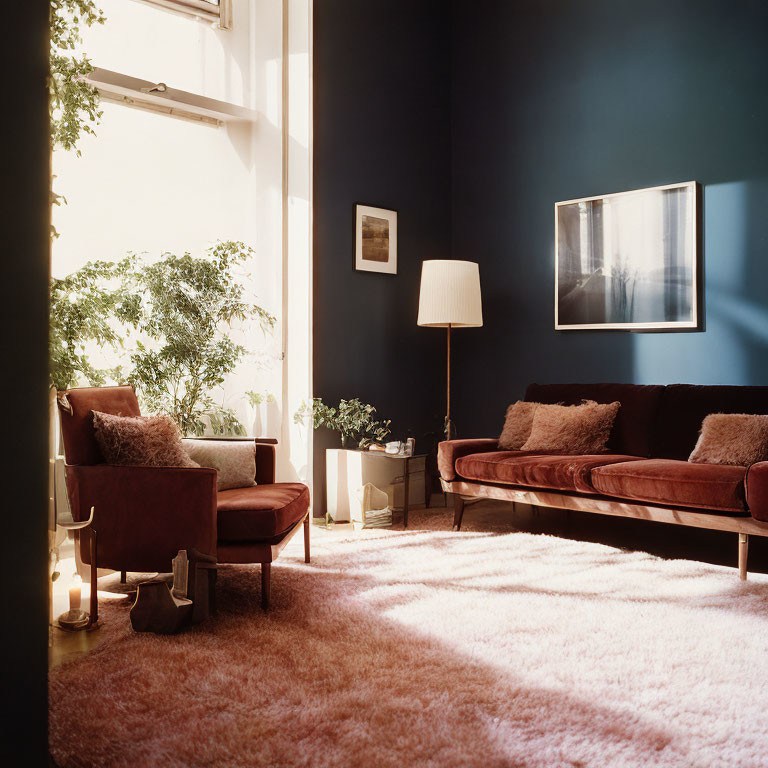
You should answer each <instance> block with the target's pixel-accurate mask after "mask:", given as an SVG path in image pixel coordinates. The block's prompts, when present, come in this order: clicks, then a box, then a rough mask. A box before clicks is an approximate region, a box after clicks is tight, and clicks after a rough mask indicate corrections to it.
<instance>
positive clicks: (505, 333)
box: [452, 0, 768, 436]
mask: <svg viewBox="0 0 768 768" xmlns="http://www.w3.org/2000/svg"><path fill="white" fill-rule="evenodd" d="M452 68H453V71H452V189H453V208H452V218H453V255H454V257H456V258H466V259H471V260H475V261H478V262H480V273H481V280H482V285H483V298H484V310H485V326H484V327H483V328H481V329H467V330H462V331H458V332H457V333H456V334H455V337H456V345H455V346H456V348H455V357H454V360H455V365H456V368H455V369H454V371H455V373H454V387H455V391H456V400H455V410H456V418H457V422H458V426H459V431H460V433H463V434H464V435H465V436H466V435H468V434H469V433H472V434H493V433H494V432H496V431H498V429H499V426H500V424H501V420H502V414H503V411H504V408H505V406H506V405H507V404H508V403H509V402H510V401H512V400H514V399H516V398H518V397H520V396H521V395H522V394H523V391H524V388H525V385H526V384H527V383H528V382H530V381H539V382H562V381H628V382H637V383H669V382H676V381H680V382H692V383H723V384H766V383H768V355H766V352H767V351H768V290H767V289H768V237H766V232H767V231H768V215H767V214H768V3H766V2H764V0H688V1H685V0H631V1H630V0H592V1H591V2H589V3H584V2H572V1H571V0H518V1H517V2H506V1H504V0H484V1H483V2H476V1H473V0H456V1H455V2H454V6H453V44H452ZM689 180H696V181H699V182H700V183H701V185H702V190H703V217H704V231H703V257H704V260H705V261H704V263H705V286H706V296H705V299H706V303H705V312H706V318H705V319H706V330H705V332H699V333H627V332H619V331H607V332H595V331H592V332H573V331H561V332H556V331H554V330H553V326H554V321H553V313H554V308H553V304H554V282H553V281H554V212H553V206H554V203H555V202H556V201H559V200H567V199H571V198H577V197H584V196H588V195H595V194H604V193H610V192H619V191H623V190H628V189H638V188H642V187H648V186H654V185H658V184H665V183H672V182H678V181H689Z"/></svg>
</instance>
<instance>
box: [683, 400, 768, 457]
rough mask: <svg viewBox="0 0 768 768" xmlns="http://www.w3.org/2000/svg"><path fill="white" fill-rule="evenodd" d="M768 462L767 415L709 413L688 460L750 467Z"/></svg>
mask: <svg viewBox="0 0 768 768" xmlns="http://www.w3.org/2000/svg"><path fill="white" fill-rule="evenodd" d="M766 460H768V416H752V415H750V414H748V413H710V414H709V416H707V417H706V418H705V419H704V421H703V422H702V423H701V434H700V435H699V439H698V440H697V441H696V447H695V448H694V449H693V453H692V454H691V455H690V456H689V457H688V461H691V462H693V463H695V464H733V465H735V466H737V467H749V466H751V465H752V464H756V463H757V462H758V461H766Z"/></svg>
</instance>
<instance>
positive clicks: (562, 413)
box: [520, 400, 621, 455]
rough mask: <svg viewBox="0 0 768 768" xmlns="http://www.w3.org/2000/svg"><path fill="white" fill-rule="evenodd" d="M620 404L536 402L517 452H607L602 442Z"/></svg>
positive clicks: (605, 440)
mask: <svg viewBox="0 0 768 768" xmlns="http://www.w3.org/2000/svg"><path fill="white" fill-rule="evenodd" d="M620 407H621V403H619V402H618V401H616V402H614V403H596V402H595V401H594V400H589V401H587V402H585V403H583V404H582V405H547V404H540V405H538V406H537V407H536V409H535V410H534V414H533V425H532V426H531V434H530V436H529V437H528V439H527V440H526V441H525V443H524V444H523V445H522V446H520V450H521V451H539V452H542V453H567V454H571V455H592V454H596V453H607V452H608V451H607V450H606V447H605V444H606V443H607V442H608V438H609V437H610V434H611V429H612V428H613V422H614V421H615V420H616V414H617V413H618V411H619V408H620Z"/></svg>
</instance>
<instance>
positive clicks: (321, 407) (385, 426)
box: [293, 397, 392, 448]
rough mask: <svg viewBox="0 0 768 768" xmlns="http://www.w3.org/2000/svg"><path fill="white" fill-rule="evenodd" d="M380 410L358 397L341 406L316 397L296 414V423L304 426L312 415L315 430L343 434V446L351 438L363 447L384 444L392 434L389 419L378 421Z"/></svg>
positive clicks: (302, 406)
mask: <svg viewBox="0 0 768 768" xmlns="http://www.w3.org/2000/svg"><path fill="white" fill-rule="evenodd" d="M375 413H376V408H374V407H373V406H372V405H370V404H367V403H363V402H361V401H360V400H359V399H358V398H356V397H355V398H352V399H351V400H339V405H338V407H334V406H330V405H326V404H325V403H324V402H323V401H322V399H321V398H319V397H314V398H312V403H311V404H310V405H308V404H307V403H305V402H303V403H302V404H301V406H300V407H299V409H298V410H297V411H296V413H294V415H293V421H294V424H302V423H303V422H304V421H305V419H306V418H307V417H308V416H311V417H312V427H313V428H314V429H320V428H321V427H325V428H326V429H331V430H334V431H336V432H339V433H340V434H341V444H342V445H346V442H347V440H348V439H352V440H355V441H357V444H358V447H359V448H365V447H366V446H368V445H370V444H371V443H377V444H379V445H380V444H382V443H383V442H384V440H385V439H386V438H387V436H388V435H389V434H390V431H391V430H390V429H389V425H390V424H391V423H392V422H391V421H390V420H389V419H387V420H386V421H378V420H376V419H375V418H374V414H375Z"/></svg>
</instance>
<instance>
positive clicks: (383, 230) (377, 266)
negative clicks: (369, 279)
mask: <svg viewBox="0 0 768 768" xmlns="http://www.w3.org/2000/svg"><path fill="white" fill-rule="evenodd" d="M355 269H359V270H362V271H363V272H384V273H386V274H390V275H396V274H397V211H390V210H387V209H386V208H373V207H372V206H370V205H359V204H358V205H356V206H355Z"/></svg>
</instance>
